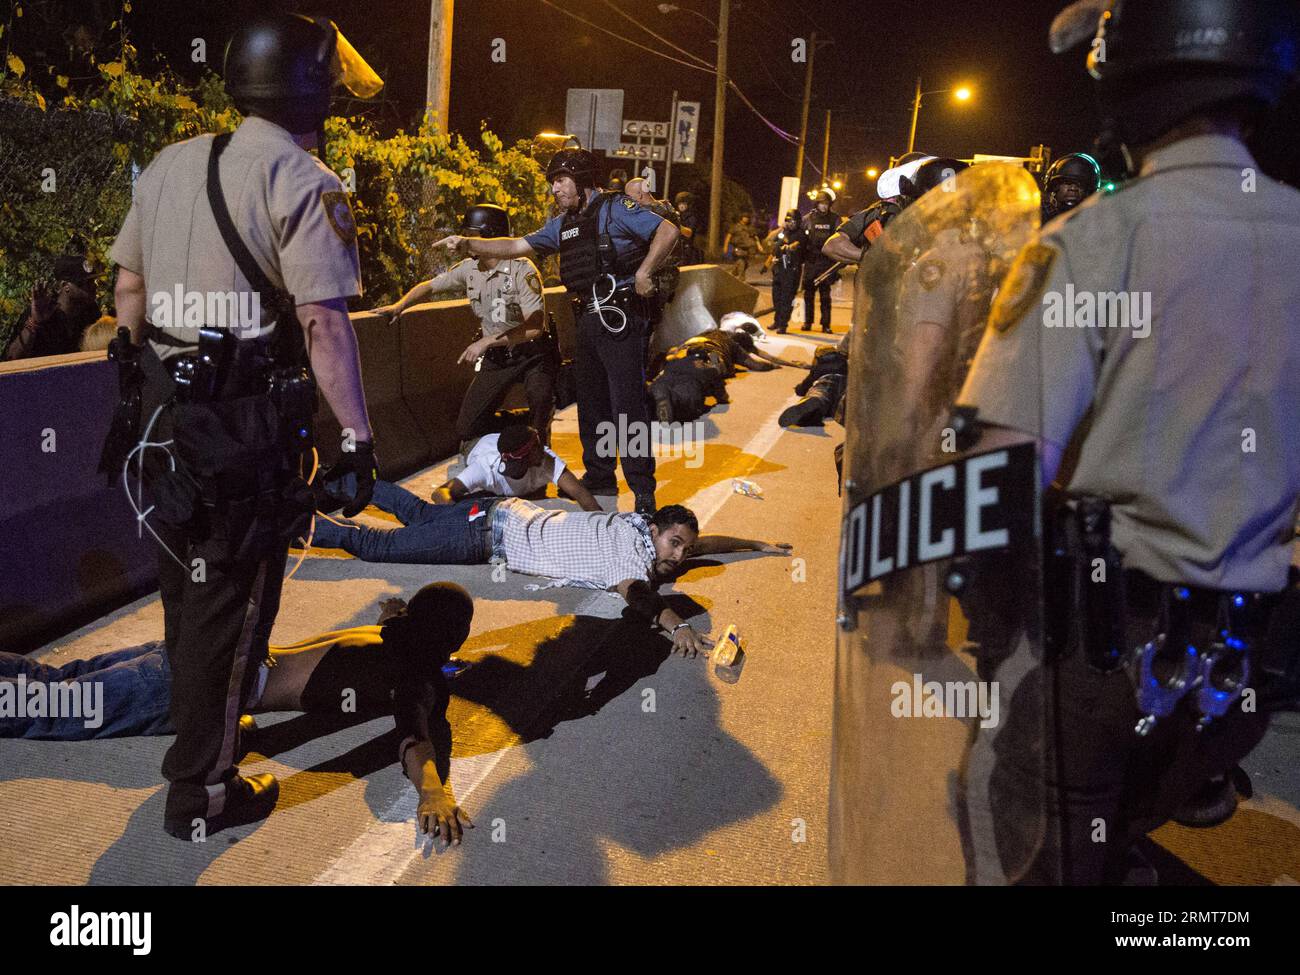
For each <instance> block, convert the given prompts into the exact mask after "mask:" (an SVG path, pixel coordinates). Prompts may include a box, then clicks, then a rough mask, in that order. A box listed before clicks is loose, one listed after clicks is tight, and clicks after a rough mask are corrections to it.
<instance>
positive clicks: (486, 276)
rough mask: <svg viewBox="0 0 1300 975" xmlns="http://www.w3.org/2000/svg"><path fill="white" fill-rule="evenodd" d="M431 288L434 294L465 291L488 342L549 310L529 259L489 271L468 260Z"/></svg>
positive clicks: (437, 279) (507, 263)
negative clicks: (534, 315) (488, 339)
mask: <svg viewBox="0 0 1300 975" xmlns="http://www.w3.org/2000/svg"><path fill="white" fill-rule="evenodd" d="M429 287H430V288H431V289H432V290H433V292H434V293H435V294H437V293H438V292H439V291H452V290H457V291H459V290H462V289H463V290H464V292H465V296H466V297H467V298H469V306H470V308H472V309H473V310H474V314H475V315H477V316H478V320H479V322H480V323H481V324H482V326H483V334H484V335H485V336H487V337H488V338H496V337H497V336H498V335H502V334H504V333H506V332H508V331H510V330H511V329H512V328H516V327H517V326H519V325H522V324H523V323H524V322H525V321H526V320H527V319H528V318H529V317H530V316H532V315H533V314H534V313H536V312H538V311H541V310H542V309H543V308H545V306H546V302H545V300H544V299H543V298H542V278H541V275H539V274H538V273H537V266H536V265H535V264H533V262H532V261H530V260H529V259H528V258H526V257H516V258H511V259H509V260H503V261H501V262H500V263H498V264H497V266H496V267H494V268H492V270H490V271H482V270H480V269H479V266H478V259H477V258H474V257H467V258H466V259H465V260H463V261H461V262H460V263H459V264H457V265H455V266H454V267H451V268H448V269H447V270H446V271H443V272H442V273H441V274H439V275H438V276H437V277H436V278H433V279H432V280H431V281H430V282H429Z"/></svg>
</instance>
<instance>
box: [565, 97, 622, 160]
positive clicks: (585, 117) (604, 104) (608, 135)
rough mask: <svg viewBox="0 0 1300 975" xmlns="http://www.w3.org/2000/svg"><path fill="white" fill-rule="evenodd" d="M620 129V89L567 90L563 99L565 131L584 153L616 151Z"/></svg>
mask: <svg viewBox="0 0 1300 975" xmlns="http://www.w3.org/2000/svg"><path fill="white" fill-rule="evenodd" d="M622 125H623V89H622V88H570V89H569V92H568V96H567V97H566V99H565V110H564V131H566V132H572V133H573V134H574V135H576V136H577V137H578V141H579V142H580V143H581V144H582V147H583V148H584V149H601V150H605V151H609V150H611V149H616V148H617V147H618V144H619V141H620V132H621V129H622Z"/></svg>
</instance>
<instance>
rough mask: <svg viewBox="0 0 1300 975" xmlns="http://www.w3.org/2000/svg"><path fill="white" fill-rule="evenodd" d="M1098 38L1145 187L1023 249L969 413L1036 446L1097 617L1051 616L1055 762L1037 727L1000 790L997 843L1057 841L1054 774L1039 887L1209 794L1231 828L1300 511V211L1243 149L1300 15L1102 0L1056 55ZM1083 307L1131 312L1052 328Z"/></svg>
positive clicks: (1007, 760) (1139, 184) (1005, 754)
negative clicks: (1126, 298)
mask: <svg viewBox="0 0 1300 975" xmlns="http://www.w3.org/2000/svg"><path fill="white" fill-rule="evenodd" d="M1080 24H1083V25H1084V26H1085V30H1083V31H1078V30H1075V31H1071V29H1070V28H1071V26H1072V25H1080ZM1094 31H1095V35H1096V37H1097V38H1099V39H1102V40H1103V41H1104V42H1105V50H1106V57H1105V60H1102V59H1100V58H1097V57H1095V56H1093V57H1090V58H1089V69H1090V71H1091V73H1092V76H1093V77H1094V79H1096V82H1097V90H1098V95H1099V102H1100V104H1101V106H1102V110H1103V114H1104V116H1105V122H1106V127H1107V130H1108V131H1109V133H1111V136H1112V137H1113V138H1114V139H1116V140H1118V141H1119V143H1120V144H1121V145H1122V147H1123V148H1124V150H1125V154H1126V155H1127V156H1128V157H1129V158H1131V159H1132V160H1133V162H1134V163H1135V164H1136V165H1137V166H1138V167H1139V169H1138V173H1137V178H1136V179H1134V180H1133V181H1132V182H1129V183H1128V184H1127V185H1125V186H1124V188H1123V189H1121V190H1120V191H1119V192H1117V193H1115V194H1114V195H1112V196H1107V197H1105V198H1102V199H1096V200H1094V201H1092V203H1091V205H1089V206H1086V207H1081V208H1079V209H1078V210H1076V211H1075V212H1074V213H1073V214H1072V215H1071V216H1070V219H1069V220H1066V221H1056V222H1054V223H1052V224H1051V225H1049V226H1048V227H1047V228H1045V232H1044V234H1043V235H1042V237H1041V238H1040V239H1039V240H1037V241H1035V242H1033V243H1031V244H1029V245H1028V246H1027V247H1026V248H1025V249H1024V250H1023V251H1022V252H1021V253H1020V256H1019V258H1018V259H1017V262H1016V264H1015V266H1014V267H1013V269H1012V271H1011V273H1010V277H1009V279H1008V281H1007V282H1006V283H1005V284H1004V286H1003V287H1002V289H1001V291H1000V294H999V297H998V300H997V302H996V304H995V305H994V308H993V311H992V314H991V318H990V327H989V329H988V331H987V333H986V335H985V337H984V339H983V342H982V344H981V347H980V350H979V353H978V355H977V357H976V360H975V363H974V365H973V367H972V370H971V373H970V376H969V379H968V381H967V385H966V387H965V389H964V390H963V395H962V401H963V402H964V403H966V404H968V405H969V406H971V407H974V408H976V409H977V410H978V414H977V416H978V419H979V421H980V422H981V423H982V424H984V425H986V426H989V427H991V428H1006V429H1009V430H1011V431H1019V432H1021V433H1027V434H1030V435H1031V436H1033V437H1034V438H1035V439H1037V440H1038V441H1039V442H1040V444H1041V460H1040V463H1041V467H1042V482H1043V483H1044V484H1051V483H1053V482H1055V483H1056V485H1057V487H1058V488H1059V490H1060V492H1061V505H1060V506H1059V507H1058V508H1057V514H1056V516H1055V519H1054V523H1053V524H1054V525H1055V527H1057V529H1058V533H1057V534H1055V535H1054V536H1053V538H1054V541H1053V550H1054V551H1055V552H1057V553H1059V554H1058V555H1057V557H1056V558H1055V559H1054V560H1053V563H1054V564H1056V565H1057V568H1056V569H1055V571H1056V572H1057V573H1058V574H1059V576H1060V578H1062V579H1064V580H1065V581H1064V583H1063V584H1062V585H1060V586H1057V587H1053V588H1055V589H1059V590H1061V591H1062V592H1064V591H1066V590H1070V589H1073V591H1074V592H1075V593H1076V594H1077V603H1074V602H1070V603H1067V604H1064V605H1062V604H1061V603H1059V602H1058V603H1057V604H1056V605H1053V606H1050V607H1049V622H1054V623H1056V624H1059V625H1058V626H1056V627H1054V628H1055V629H1059V630H1060V631H1061V632H1059V633H1058V634H1057V638H1056V646H1057V650H1056V653H1055V654H1054V656H1053V657H1052V658H1051V659H1049V661H1048V663H1047V664H1046V665H1045V667H1046V673H1045V675H1043V676H1042V677H1041V679H1042V680H1043V681H1045V682H1046V684H1047V686H1054V687H1055V688H1056V690H1055V701H1056V703H1055V705H1054V708H1053V710H1052V711H1051V712H1050V713H1049V716H1048V720H1047V722H1046V723H1045V724H1044V727H1045V728H1047V729H1059V733H1058V734H1055V735H1051V736H1050V737H1049V739H1048V740H1049V741H1050V746H1049V748H1048V751H1047V753H1046V755H1045V756H1044V754H1043V751H1042V749H1041V747H1039V746H1037V744H1036V743H1034V742H1033V741H1032V738H1033V735H1032V734H1027V733H1023V729H1022V733H1021V734H1019V735H1018V736H1013V737H1012V738H1011V739H1004V743H1003V746H1002V747H1001V748H1000V749H999V754H998V756H997V759H996V761H997V768H996V770H995V774H994V778H993V781H994V783H995V789H994V793H993V796H992V799H993V808H994V811H995V815H998V816H999V818H1000V820H1001V822H1000V823H999V824H998V825H999V826H1000V831H1001V835H1002V837H1003V838H1004V839H1007V838H1012V837H1018V838H1019V839H1018V840H1013V841H1018V842H1023V841H1024V840H1025V839H1027V838H1028V837H1031V836H1032V835H1033V834H1034V833H1035V832H1036V831H1037V830H1038V828H1039V826H1038V824H1036V823H1026V822H1018V821H1016V815H1015V811H1016V809H1017V805H1018V803H1019V802H1020V800H1018V799H1017V798H1016V797H1017V796H1024V795H1027V794H1028V793H1027V791H1026V790H1027V789H1028V790H1033V789H1036V788H1039V787H1041V786H1039V785H1036V784H1035V782H1036V780H1038V779H1039V778H1040V777H1041V776H1042V775H1046V783H1045V784H1046V789H1047V793H1046V795H1047V802H1046V806H1045V808H1046V809H1047V810H1048V811H1049V817H1048V819H1047V830H1046V834H1045V836H1044V838H1043V841H1042V845H1041V847H1039V848H1038V852H1037V856H1036V857H1035V860H1034V867H1033V869H1031V871H1030V872H1029V873H1028V874H1027V875H1026V877H1025V879H1027V880H1030V881H1042V882H1052V881H1055V880H1064V881H1066V882H1083V883H1095V882H1098V881H1101V880H1112V879H1120V878H1121V877H1122V876H1123V875H1124V870H1125V854H1126V852H1127V851H1128V849H1129V845H1130V844H1131V843H1132V842H1133V841H1134V840H1135V839H1136V838H1139V837H1140V836H1141V835H1142V834H1143V833H1145V832H1147V831H1148V830H1151V829H1154V828H1155V827H1157V826H1159V825H1160V824H1162V823H1163V822H1165V821H1167V820H1168V819H1170V818H1171V817H1172V816H1175V815H1180V813H1179V810H1180V807H1181V808H1186V807H1187V805H1188V804H1189V803H1195V802H1196V801H1198V799H1199V801H1201V802H1207V801H1209V802H1216V797H1215V796H1213V795H1210V796H1205V795H1202V796H1199V797H1198V796H1197V792H1198V790H1199V789H1200V788H1201V787H1202V786H1203V784H1204V783H1205V782H1206V781H1207V780H1208V781H1211V782H1212V783H1214V784H1215V787H1216V788H1217V789H1218V790H1219V795H1218V796H1217V806H1218V808H1219V809H1220V810H1221V812H1220V818H1222V816H1223V815H1225V814H1230V813H1231V809H1232V808H1233V807H1234V806H1235V796H1233V795H1225V793H1226V792H1227V791H1228V790H1231V788H1232V783H1231V782H1230V781H1228V780H1227V779H1226V777H1225V773H1226V772H1227V771H1228V770H1230V769H1231V768H1232V767H1233V766H1234V765H1235V763H1236V762H1237V761H1239V760H1240V759H1241V758H1242V757H1243V756H1245V755H1246V754H1247V753H1248V752H1249V751H1250V750H1251V749H1252V748H1253V747H1254V745H1255V744H1256V743H1257V742H1258V741H1259V740H1260V738H1261V737H1262V735H1263V733H1264V730H1265V728H1266V725H1267V716H1266V715H1265V714H1264V713H1263V709H1261V708H1258V707H1255V706H1253V705H1252V702H1251V700H1250V699H1251V696H1252V693H1251V691H1250V690H1248V688H1252V687H1256V686H1258V683H1257V678H1258V669H1259V668H1258V664H1259V661H1260V659H1261V656H1262V654H1263V652H1264V651H1265V649H1266V639H1265V634H1266V632H1267V629H1268V617H1269V615H1270V613H1271V604H1272V603H1273V602H1274V600H1276V599H1277V598H1278V597H1277V595H1276V594H1277V593H1278V592H1279V591H1280V590H1282V589H1283V587H1284V586H1286V585H1287V580H1288V566H1289V564H1290V561H1291V553H1292V545H1293V523H1294V518H1295V512H1296V506H1297V500H1298V499H1300V432H1298V431H1297V427H1296V424H1295V417H1296V416H1297V414H1298V412H1300V386H1297V384H1296V381H1295V376H1296V371H1297V369H1300V277H1297V276H1296V275H1295V274H1283V273H1280V272H1279V271H1278V268H1277V265H1276V263H1275V262H1276V257H1275V255H1279V254H1291V253H1295V251H1296V250H1297V248H1300V193H1297V192H1296V191H1295V190H1294V189H1291V188H1289V187H1286V186H1284V185H1283V184H1280V183H1278V182H1275V181H1274V180H1272V179H1270V178H1268V177H1267V176H1266V175H1264V174H1262V173H1260V172H1259V171H1258V168H1257V166H1256V164H1255V161H1254V159H1253V158H1252V156H1251V153H1250V152H1249V150H1248V149H1247V148H1246V146H1245V144H1244V141H1243V140H1244V137H1245V136H1246V134H1247V133H1248V132H1249V131H1250V129H1251V127H1252V126H1253V125H1254V123H1255V122H1256V120H1257V119H1259V118H1260V117H1261V115H1262V114H1263V112H1264V111H1265V109H1266V107H1267V106H1269V105H1270V104H1272V103H1274V102H1276V101H1277V100H1278V98H1279V97H1280V95H1281V93H1282V91H1283V90H1284V88H1285V87H1286V85H1287V84H1288V83H1289V81H1290V79H1292V78H1293V77H1294V76H1295V74H1296V70H1297V64H1296V50H1297V40H1298V38H1300V26H1298V25H1297V18H1296V11H1295V8H1294V6H1293V5H1289V4H1275V3H1270V2H1265V0H1148V2H1147V3H1143V4H1137V3H1124V4H1113V5H1112V4H1111V3H1108V2H1105V0H1082V2H1080V3H1076V4H1074V5H1073V6H1071V7H1070V8H1067V10H1066V12H1064V13H1062V15H1061V16H1060V17H1058V19H1057V22H1056V24H1055V25H1054V29H1053V38H1052V46H1053V49H1054V50H1056V51H1057V52H1058V53H1059V52H1060V51H1063V50H1066V49H1068V48H1071V47H1073V46H1075V44H1077V43H1081V42H1083V41H1084V40H1086V39H1088V38H1090V37H1092V36H1093V34H1094ZM1096 48H1097V45H1094V51H1095V50H1096ZM1244 179H1248V180H1250V184H1249V185H1250V187H1251V188H1250V189H1249V191H1245V192H1243V186H1245V185H1246V184H1244V183H1243V180H1244ZM1153 227H1159V231H1158V232H1154V233H1153V231H1152V228H1153ZM1067 289H1069V292H1070V293H1074V294H1084V293H1093V294H1102V295H1105V294H1107V293H1115V292H1117V291H1125V292H1127V293H1128V294H1129V295H1130V297H1131V299H1132V301H1133V303H1134V304H1133V306H1131V307H1130V309H1129V311H1128V313H1127V314H1125V313H1124V311H1123V308H1122V306H1121V307H1120V308H1116V307H1114V306H1113V305H1112V306H1111V309H1110V311H1108V312H1107V313H1106V314H1105V316H1104V317H1105V318H1106V319H1108V320H1105V321H1102V320H1098V321H1096V322H1095V323H1094V324H1098V325H1105V326H1107V327H1093V328H1088V327H1056V325H1057V324H1058V322H1057V321H1056V319H1055V318H1053V317H1052V316H1053V315H1054V312H1053V310H1052V309H1053V308H1056V309H1057V310H1060V305H1059V303H1058V302H1059V299H1060V297H1061V296H1062V295H1063V294H1066V293H1067ZM1144 296H1145V297H1144ZM1144 301H1145V302H1149V303H1150V304H1149V305H1145V306H1143V305H1142V303H1143V302H1144ZM1077 307H1078V305H1077V303H1076V308H1077ZM1144 309H1145V310H1144ZM1073 310H1074V309H1069V308H1067V309H1066V311H1065V313H1066V314H1069V313H1070V312H1071V311H1073ZM1099 314H1100V312H1099ZM1117 318H1118V319H1120V320H1114V319H1117ZM1225 323H1226V324H1225ZM1060 324H1064V323H1063V322H1062V323H1060ZM1071 324H1077V322H1073V321H1072V322H1071ZM1031 401H1032V402H1031ZM1040 403H1041V406H1040ZM1040 409H1041V411H1042V413H1041V417H1040V415H1039V411H1040ZM1098 564H1101V565H1102V566H1104V567H1106V568H1108V569H1109V571H1103V572H1098V571H1097V565H1098ZM1070 620H1079V621H1084V624H1085V625H1082V626H1079V627H1067V626H1065V625H1064V624H1065V622H1066V621H1070ZM1285 637H1286V639H1287V640H1288V641H1289V642H1290V652H1292V653H1294V646H1295V641H1296V637H1295V634H1294V633H1293V632H1292V633H1286V634H1285ZM1125 665H1127V667H1126V666H1125ZM1126 670H1128V671H1130V672H1131V676H1130V673H1126ZM1031 676H1032V675H1031ZM1013 740H1019V741H1020V742H1021V743H1022V747H1015V746H1013V745H1012V744H1011V741H1013ZM1031 751H1033V752H1035V753H1036V754H1035V755H1033V756H1031V755H1030V752H1031ZM1044 759H1045V760H1044ZM1193 812H1195V810H1193ZM1099 836H1100V837H1101V838H1103V839H1104V842H1099V841H1098V840H1099ZM1024 848H1025V849H1030V850H1032V849H1033V847H1032V846H1025V847H1024Z"/></svg>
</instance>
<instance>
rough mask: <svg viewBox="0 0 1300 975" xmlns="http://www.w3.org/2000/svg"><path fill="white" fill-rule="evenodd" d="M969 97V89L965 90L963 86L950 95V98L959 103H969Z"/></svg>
mask: <svg viewBox="0 0 1300 975" xmlns="http://www.w3.org/2000/svg"><path fill="white" fill-rule="evenodd" d="M970 95H971V92H970V89H969V88H967V87H966V86H965V85H963V86H962V87H960V88H958V89H957V90H956V91H954V92H953V93H952V97H953V98H955V99H957V101H959V102H968V101H970Z"/></svg>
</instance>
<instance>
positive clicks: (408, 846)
mask: <svg viewBox="0 0 1300 975" xmlns="http://www.w3.org/2000/svg"><path fill="white" fill-rule="evenodd" d="M785 406H786V403H782V404H781V406H780V407H779V408H778V409H777V410H776V411H775V412H774V413H772V415H771V416H769V417H768V418H767V420H766V421H765V422H764V423H763V425H762V426H761V427H760V428H759V431H758V433H756V434H754V436H752V437H750V439H749V442H748V443H746V444H745V446H744V447H743V448H742V453H743V454H745V455H747V456H750V457H752V458H753V460H752V461H751V463H750V465H749V470H752V469H753V468H754V467H755V466H757V465H758V462H759V461H760V460H761V459H762V458H763V457H764V456H766V454H767V452H768V451H769V450H771V449H772V447H773V446H774V445H775V444H776V442H777V440H779V439H780V437H781V434H782V433H783V432H784V431H783V430H782V429H781V427H780V426H779V425H777V422H776V418H777V416H779V415H780V412H781V410H782V409H784V408H785ZM705 451H706V453H707V451H708V447H707V445H706V446H705ZM746 473H748V471H743V472H738V473H737V474H736V475H735V476H737V477H743V476H744V475H745V474H746ZM734 493H735V491H734V489H733V488H732V486H731V478H727V479H726V480H725V481H721V482H719V483H717V484H712V485H710V486H709V487H707V488H704V489H703V490H700V491H697V492H696V493H695V494H693V495H691V497H690V498H688V499H687V501H686V506H687V507H689V508H690V509H691V510H692V511H694V512H695V516H696V518H697V519H699V522H700V526H701V527H703V526H704V525H707V524H708V523H709V521H710V520H712V518H713V516H714V515H716V514H717V513H718V511H719V510H720V509H721V508H722V506H723V505H724V504H726V503H727V501H728V500H729V499H730V498H731V497H732V496H733V495H734ZM746 500H751V499H746ZM753 503H754V504H764V503H766V502H763V501H753ZM609 598H610V597H609V596H608V595H607V594H605V593H597V594H595V595H593V596H592V597H591V598H590V599H587V600H584V601H583V602H582V603H581V604H580V605H579V606H578V608H577V609H576V610H575V611H574V612H575V613H576V614H578V615H582V614H586V613H588V612H590V611H591V610H593V609H598V608H600V607H601V606H602V605H606V606H607V605H608V602H607V600H608V599H609ZM512 750H513V748H512V747H511V748H502V749H500V750H498V751H496V752H492V753H491V754H488V755H475V756H473V757H470V758H457V759H453V760H452V762H451V786H452V791H453V792H454V793H455V795H456V798H457V800H458V801H459V802H460V803H462V804H467V803H468V801H469V799H470V797H471V796H472V795H473V794H474V793H475V791H477V789H478V788H479V786H481V785H482V784H483V783H484V782H486V781H487V779H488V777H489V776H490V775H491V774H492V772H493V771H494V770H495V769H496V767H497V766H498V765H499V764H500V763H501V761H502V760H503V759H504V758H505V757H506V755H507V754H508V753H509V752H510V751H512ZM417 805H418V802H417V796H416V794H415V790H414V789H411V788H404V789H403V790H402V793H401V795H400V796H398V798H397V799H396V800H395V801H394V802H392V803H391V804H390V805H389V806H388V808H387V809H385V810H384V812H383V814H382V815H381V816H379V817H378V818H376V819H375V821H374V822H372V823H371V824H370V825H368V826H367V827H366V828H365V831H364V832H362V834H361V835H360V836H358V837H357V838H356V839H355V840H353V841H352V843H351V844H349V846H348V847H347V849H345V850H343V852H341V853H340V854H339V855H338V856H337V857H335V858H334V860H332V861H331V862H330V864H329V865H328V866H326V867H325V868H324V869H323V870H322V871H321V872H320V873H319V874H318V875H317V876H316V878H315V879H314V880H313V881H312V884H313V885H320V886H329V885H343V886H352V885H360V886H376V885H387V884H393V883H396V882H397V881H398V880H400V879H401V877H402V875H403V874H404V873H405V872H406V871H407V870H408V869H409V868H410V867H411V865H412V864H413V863H415V861H416V860H417V859H420V858H421V857H423V856H425V855H426V850H427V849H428V846H429V843H430V841H429V840H428V839H425V838H423V837H421V836H420V835H419V834H418V833H417V832H416V825H415V811H416V806H417ZM473 839H475V837H474V836H473V834H470V837H469V838H468V840H467V841H472V840H473Z"/></svg>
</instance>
